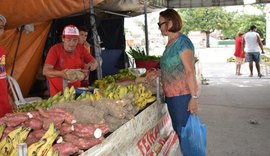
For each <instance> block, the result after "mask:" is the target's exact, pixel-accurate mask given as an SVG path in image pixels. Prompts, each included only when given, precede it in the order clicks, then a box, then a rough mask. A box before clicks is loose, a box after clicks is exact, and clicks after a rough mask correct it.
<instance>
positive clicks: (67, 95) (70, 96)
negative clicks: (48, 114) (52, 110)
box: [59, 86, 76, 102]
mask: <svg viewBox="0 0 270 156" xmlns="http://www.w3.org/2000/svg"><path fill="white" fill-rule="evenodd" d="M75 96H76V91H75V88H74V86H71V87H70V88H68V87H66V88H65V90H64V93H63V97H62V98H61V99H60V100H59V102H63V101H71V100H74V98H75Z"/></svg>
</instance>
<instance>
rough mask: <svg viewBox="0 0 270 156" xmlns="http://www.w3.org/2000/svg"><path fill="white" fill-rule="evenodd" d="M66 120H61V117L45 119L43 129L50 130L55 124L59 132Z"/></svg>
mask: <svg viewBox="0 0 270 156" xmlns="http://www.w3.org/2000/svg"><path fill="white" fill-rule="evenodd" d="M64 120H65V119H64V118H61V117H52V118H47V119H44V120H43V126H42V128H43V129H44V130H48V128H49V126H50V123H54V127H55V129H57V130H59V129H60V128H61V125H62V123H63V122H64Z"/></svg>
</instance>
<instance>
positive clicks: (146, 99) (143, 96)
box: [133, 84, 156, 109]
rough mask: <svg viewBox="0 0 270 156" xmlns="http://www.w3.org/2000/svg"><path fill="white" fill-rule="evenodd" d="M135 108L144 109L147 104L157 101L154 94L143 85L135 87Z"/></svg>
mask: <svg viewBox="0 0 270 156" xmlns="http://www.w3.org/2000/svg"><path fill="white" fill-rule="evenodd" d="M133 92H134V97H135V103H134V104H135V106H137V107H139V108H141V109H142V108H144V107H145V106H146V104H148V103H151V102H154V101H155V100H156V97H155V96H152V92H151V91H150V90H148V89H146V88H145V87H144V86H143V85H142V84H139V85H137V87H133Z"/></svg>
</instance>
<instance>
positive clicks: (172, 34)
mask: <svg viewBox="0 0 270 156" xmlns="http://www.w3.org/2000/svg"><path fill="white" fill-rule="evenodd" d="M158 26H159V29H160V31H161V34H162V35H163V36H168V43H167V45H166V49H165V51H164V53H163V55H162V57H161V59H160V69H161V81H162V87H163V91H164V94H165V100H166V103H167V106H168V110H169V114H170V117H171V119H172V125H173V128H174V130H175V131H176V133H177V134H178V138H179V141H180V140H181V129H182V127H185V125H186V123H187V120H188V118H189V116H190V114H196V113H198V94H197V90H198V89H197V88H198V86H197V81H196V77H195V66H194V64H195V63H194V62H195V58H194V46H193V44H192V42H191V40H190V39H189V38H188V37H187V36H186V35H184V34H182V33H181V32H180V30H181V28H182V26H183V23H182V19H181V17H180V15H179V14H178V13H177V12H176V11H175V10H173V9H167V10H165V11H162V12H160V14H159V22H158ZM180 146H181V144H180Z"/></svg>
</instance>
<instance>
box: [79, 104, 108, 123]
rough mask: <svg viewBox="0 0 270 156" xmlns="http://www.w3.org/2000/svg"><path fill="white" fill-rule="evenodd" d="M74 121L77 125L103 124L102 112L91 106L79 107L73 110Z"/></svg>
mask: <svg viewBox="0 0 270 156" xmlns="http://www.w3.org/2000/svg"><path fill="white" fill-rule="evenodd" d="M74 116H75V119H76V120H77V121H78V122H79V123H104V122H105V120H104V118H103V116H104V112H103V111H101V110H98V109H95V108H94V107H93V106H87V105H79V106H77V108H76V109H75V110H74Z"/></svg>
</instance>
